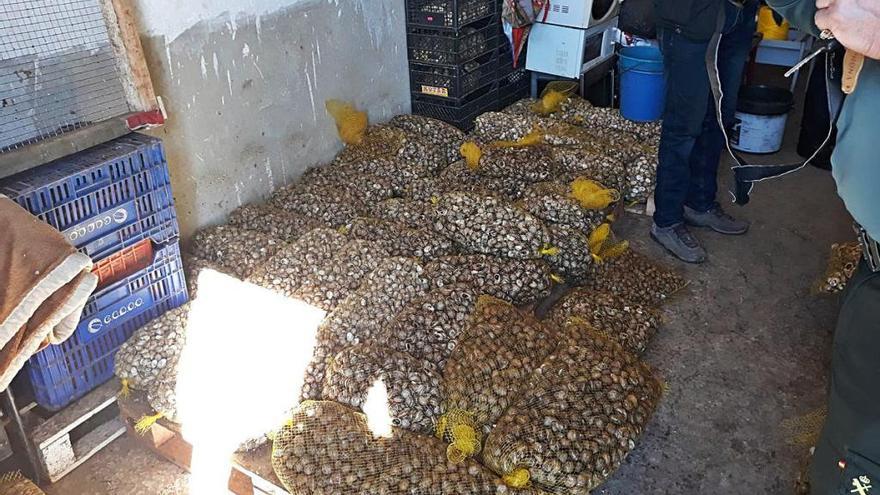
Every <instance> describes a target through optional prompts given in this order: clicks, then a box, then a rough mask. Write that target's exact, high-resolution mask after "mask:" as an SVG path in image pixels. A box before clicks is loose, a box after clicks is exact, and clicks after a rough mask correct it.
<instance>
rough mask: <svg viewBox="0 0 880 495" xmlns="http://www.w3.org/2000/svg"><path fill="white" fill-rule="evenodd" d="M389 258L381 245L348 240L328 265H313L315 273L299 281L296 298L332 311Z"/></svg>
mask: <svg viewBox="0 0 880 495" xmlns="http://www.w3.org/2000/svg"><path fill="white" fill-rule="evenodd" d="M389 256H390V250H389V249H388V246H386V245H385V243H383V242H373V241H364V240H360V239H355V240H350V241H348V242H347V243H345V245H343V246H342V248H340V249H339V251H337V252H336V253H334V254H333V256H332V257H331V258H330V260H329V261H328V262H327V263H324V264H322V265H316V266H315V265H313V266H314V269H313V270H312V271H311V272H310V273H309V274H308V275H306V277H304V278H303V279H302V280H300V284H299V287H298V288H297V289H296V291H295V292H294V294H295V297H296V298H297V299H301V300H303V301H305V302H307V303H309V304H311V305H312V306H315V307H318V308H321V309H323V310H324V311H332V310H333V309H334V308H335V307H336V305H337V304H339V302H340V301H342V300H343V299H344V298H345V297H346V296H348V295H349V294H351V293H352V292H354V291H356V290H357V288H358V287H359V286H360V284H361V282H363V280H364V277H366V276H367V275H369V274H370V272H372V271H373V270H374V269H376V267H378V266H379V264H380V263H381V262H382V260H384V259H385V258H388V257H389Z"/></svg>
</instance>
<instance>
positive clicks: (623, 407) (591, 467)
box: [482, 328, 662, 495]
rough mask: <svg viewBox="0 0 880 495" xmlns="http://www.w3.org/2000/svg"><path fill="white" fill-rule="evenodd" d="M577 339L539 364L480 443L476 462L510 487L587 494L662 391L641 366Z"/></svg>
mask: <svg viewBox="0 0 880 495" xmlns="http://www.w3.org/2000/svg"><path fill="white" fill-rule="evenodd" d="M588 332H589V329H588V328H585V329H579V330H578V333H580V334H581V335H583V334H586V333H588ZM580 340H581V342H580V345H561V346H559V347H558V348H557V349H556V350H554V351H553V353H551V354H550V355H549V356H548V357H547V358H546V359H545V360H544V362H543V364H541V366H540V367H539V368H538V369H536V370H535V371H534V373H533V374H532V375H531V377H530V378H529V380H528V383H527V388H526V390H528V393H527V394H522V396H521V397H518V398H517V400H515V401H514V402H513V403H512V404H511V406H510V407H509V408H508V409H507V410H506V411H505V412H504V414H503V415H502V416H501V417H500V418H499V419H498V421H497V422H496V424H495V427H494V428H493V429H492V431H491V433H489V435H488V437H487V438H486V442H485V445H484V446H483V453H482V459H483V464H484V465H485V466H487V467H488V468H490V469H492V470H493V471H495V472H496V473H498V474H499V475H501V476H502V477H503V479H504V481H505V482H507V483H508V485H510V486H512V487H522V486H529V485H531V486H534V487H535V488H537V489H540V490H543V491H545V492H547V493H559V494H584V495H586V494H589V493H590V491H591V490H593V489H594V488H595V487H597V486H598V485H599V484H601V483H602V482H604V481H605V480H606V479H607V478H608V477H609V476H610V475H611V473H612V472H613V471H614V470H615V469H617V468H618V467H619V466H620V463H621V462H622V461H623V459H624V458H625V457H626V455H627V454H628V453H629V452H630V451H631V450H632V449H633V448H635V442H636V440H637V439H638V438H639V436H640V435H641V433H642V431H643V430H644V428H645V425H646V424H647V423H648V420H649V419H650V417H651V415H652V414H653V413H654V410H655V409H656V407H657V404H658V402H659V400H660V395H661V391H662V387H661V384H660V382H659V381H658V380H657V379H656V378H655V377H654V376H653V374H652V372H651V370H650V369H649V368H648V367H647V366H646V365H645V364H644V363H642V362H640V361H639V360H638V358H636V357H635V356H634V355H632V354H630V353H628V352H626V351H625V350H623V348H622V347H621V346H620V345H619V344H616V343H614V342H612V341H610V340H607V339H604V338H602V337H600V336H593V337H592V338H591V340H590V343H589V344H588V343H586V342H583V339H580Z"/></svg>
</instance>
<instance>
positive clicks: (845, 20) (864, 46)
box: [816, 0, 880, 59]
mask: <svg viewBox="0 0 880 495" xmlns="http://www.w3.org/2000/svg"><path fill="white" fill-rule="evenodd" d="M816 9H817V10H816V27H818V28H819V29H829V30H831V32H832V33H834V37H835V38H836V39H837V41H839V42H840V44H841V45H843V46H845V47H846V48H847V49H850V50H853V51H855V52H858V53H861V54H862V55H865V56H866V57H870V58H873V59H880V1H877V0H816Z"/></svg>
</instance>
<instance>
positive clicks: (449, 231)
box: [434, 193, 550, 259]
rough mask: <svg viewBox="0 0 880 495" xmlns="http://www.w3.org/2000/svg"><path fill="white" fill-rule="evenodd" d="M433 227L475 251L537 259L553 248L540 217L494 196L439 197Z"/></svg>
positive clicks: (445, 195) (459, 194)
mask: <svg viewBox="0 0 880 495" xmlns="http://www.w3.org/2000/svg"><path fill="white" fill-rule="evenodd" d="M434 230H435V231H436V232H438V233H439V234H440V235H443V236H445V237H447V238H448V239H451V240H453V241H455V242H457V243H458V244H459V245H460V246H462V248H463V249H464V250H465V251H467V252H470V253H475V254H490V255H494V256H501V257H504V258H516V259H537V258H540V257H541V256H543V254H544V253H545V252H546V250H547V249H548V248H549V247H550V246H549V244H548V243H549V241H550V236H549V234H548V233H547V229H546V228H545V226H544V223H543V222H542V221H541V220H540V219H538V218H537V217H535V216H533V215H531V214H529V213H528V212H526V211H525V210H523V209H521V208H518V207H516V206H514V205H513V204H512V203H510V202H509V201H506V200H503V199H501V198H498V197H495V196H486V195H480V194H470V193H449V194H444V195H442V196H440V197H439V198H437V204H436V208H435V209H434Z"/></svg>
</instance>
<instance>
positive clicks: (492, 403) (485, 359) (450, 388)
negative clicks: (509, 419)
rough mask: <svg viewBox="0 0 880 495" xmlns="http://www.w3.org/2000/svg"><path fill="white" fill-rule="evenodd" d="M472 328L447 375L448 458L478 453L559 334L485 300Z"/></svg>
mask: <svg viewBox="0 0 880 495" xmlns="http://www.w3.org/2000/svg"><path fill="white" fill-rule="evenodd" d="M472 318H473V319H472V322H471V325H470V326H469V327H468V328H467V329H466V330H465V332H464V333H463V334H462V335H461V336H460V337H459V342H458V345H457V346H456V348H455V350H454V351H453V353H452V355H451V356H450V357H449V360H448V361H447V363H446V367H445V369H444V371H443V397H444V401H443V411H444V414H443V416H442V417H441V418H440V421H439V422H438V423H437V428H436V432H435V433H436V435H437V436H438V437H439V438H442V439H444V440H445V441H447V442H449V447H448V449H447V454H448V458H449V460H450V461H452V462H461V461H463V460H464V459H465V458H468V457H473V456H475V455H477V454H479V451H480V445H481V442H482V439H483V436H484V435H486V434H488V433H489V431H491V429H492V426H493V425H494V424H495V422H496V421H497V420H498V418H499V417H500V416H501V414H502V413H503V412H504V411H505V410H506V409H507V407H508V406H509V405H510V404H511V402H513V401H515V400H517V399H518V398H519V397H521V396H522V395H523V393H527V392H524V390H523V387H525V385H526V383H527V382H528V378H529V376H530V375H531V373H532V371H534V370H535V369H536V368H537V367H538V366H540V365H541V363H542V362H543V361H544V358H545V357H547V355H548V354H549V353H550V352H551V351H552V350H553V348H554V347H555V346H556V344H557V340H556V335H555V334H554V333H553V332H552V331H551V330H550V329H549V328H548V327H545V326H544V325H542V324H541V322H539V321H537V320H536V319H535V318H534V317H533V316H531V315H530V314H528V313H524V312H520V311H519V310H517V309H516V308H515V307H514V306H512V305H510V304H508V303H506V302H504V301H500V300H498V299H494V298H491V297H489V296H482V297H480V298H479V300H478V302H477V307H476V309H475V310H474V314H473V316H472Z"/></svg>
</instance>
